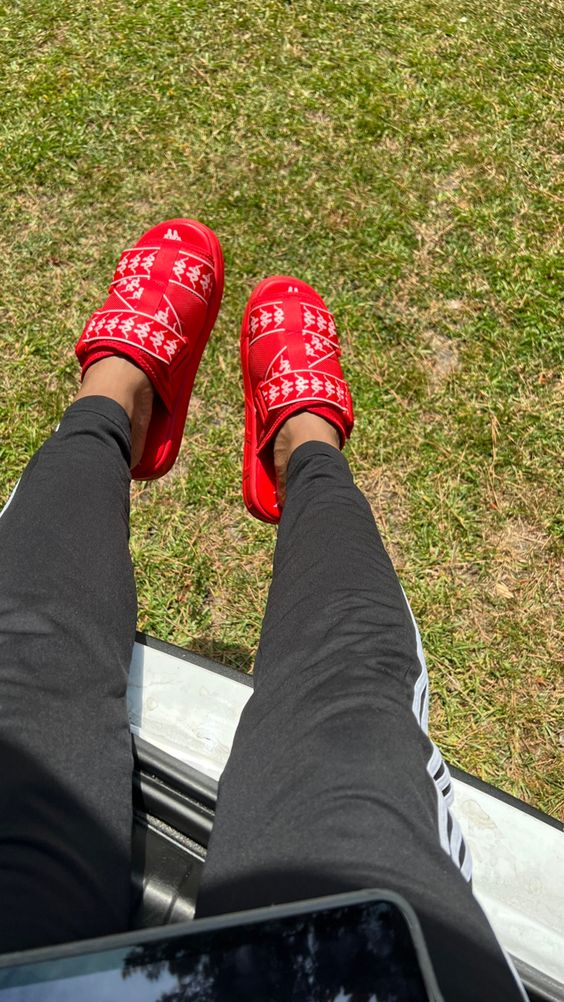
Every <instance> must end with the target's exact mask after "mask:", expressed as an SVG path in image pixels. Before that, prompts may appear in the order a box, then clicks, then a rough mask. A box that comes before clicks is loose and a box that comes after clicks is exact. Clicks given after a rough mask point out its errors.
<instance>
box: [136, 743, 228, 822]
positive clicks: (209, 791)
mask: <svg viewBox="0 0 564 1002" xmlns="http://www.w3.org/2000/svg"><path fill="white" fill-rule="evenodd" d="M132 740H133V758H134V761H135V766H136V768H137V770H138V771H139V772H140V773H143V774H145V775H147V776H152V777H153V778H156V779H160V780H162V781H163V782H164V783H165V784H166V785H167V786H173V787H174V789H175V790H176V791H178V793H180V794H181V795H182V796H185V797H188V798H189V799H190V800H197V801H198V803H200V804H202V805H203V806H204V807H207V808H209V809H210V810H212V811H213V810H215V805H216V801H217V787H218V784H217V782H216V780H215V779H212V778H211V777H210V776H206V775H205V773H203V772H200V771H199V769H194V767H193V766H191V765H187V764H186V763H185V762H181V761H180V760H179V759H177V758H174V756H173V755H169V754H168V752H165V751H162V750H161V749H160V748H157V747H156V746H155V745H152V744H150V742H149V741H145V740H144V738H140V737H137V736H136V735H132Z"/></svg>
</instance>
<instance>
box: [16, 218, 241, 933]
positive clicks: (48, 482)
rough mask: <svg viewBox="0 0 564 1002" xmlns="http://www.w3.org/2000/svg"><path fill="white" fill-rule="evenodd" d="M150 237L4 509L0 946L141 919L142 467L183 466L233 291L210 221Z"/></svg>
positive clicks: (84, 348) (180, 223)
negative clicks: (136, 724)
mask: <svg viewBox="0 0 564 1002" xmlns="http://www.w3.org/2000/svg"><path fill="white" fill-rule="evenodd" d="M139 246H140V249H138V248H137V247H136V248H132V249H130V250H126V251H125V252H124V253H123V254H122V257H121V259H120V262H119V264H118V268H117V270H116V274H115V276H114V281H113V282H112V284H111V286H110V295H109V297H108V299H107V300H106V302H105V304H104V306H103V308H102V309H101V310H98V311H96V313H95V314H94V315H93V317H92V318H91V319H90V320H89V322H88V323H87V325H86V327H85V330H84V332H83V335H82V337H81V338H80V340H79V343H78V346H77V354H78V356H79V359H80V362H81V365H82V371H83V375H84V381H83V385H82V388H81V390H80V392H79V394H78V398H77V401H76V402H75V403H74V404H73V405H72V406H71V407H70V408H69V409H68V411H67V412H66V413H65V415H64V417H63V419H62V421H61V424H60V426H59V428H58V430H57V431H56V433H55V434H54V435H53V436H52V438H51V439H50V440H49V441H48V442H47V443H46V444H45V445H44V446H43V448H42V449H40V450H39V452H38V453H37V454H36V455H35V456H34V458H33V459H32V460H31V462H30V463H29V465H28V467H27V469H26V470H25V472H24V474H23V476H22V478H21V481H20V483H19V485H18V487H17V489H16V491H15V492H14V494H13V496H12V498H11V499H10V502H9V504H8V505H7V507H6V509H5V511H4V513H3V516H2V518H1V519H0V755H1V770H0V952H5V951H7V950H12V949H23V948H27V947H32V946H45V945H48V944H51V943H56V942H62V941H66V940H72V939H79V938H83V937H85V936H94V935H99V934H107V933H111V932H117V931H120V930H123V929H125V928H126V927H127V924H128V918H129V891H130V838H131V769H132V758H131V741H130V735H129V728H128V721H127V713H126V705H125V691H126V681H127V670H128V667H129V662H130V658H131V651H132V646H133V641H134V636H135V619H136V600H135V588H134V581H133V573H132V568H131V561H130V558H129V551H128V516H129V483H130V472H129V467H130V463H131V464H132V465H133V466H134V470H133V475H134V476H138V477H143V478H145V477H156V476H161V475H163V474H164V473H165V472H166V471H167V470H168V469H169V468H170V466H171V465H172V463H173V462H174V459H175V457H176V454H177V451H178V447H179V443H180V439H181V437H182V429H183V425H184V419H185V416H186V409H187V406H188V401H189V397H190V390H191V387H192V382H193V379H194V375H195V371H196V368H197V365H198V362H199V359H200V356H201V354H202V351H203V349H204V347H205V343H206V340H207V337H208V335H209V333H210V331H211V328H212V326H213V323H214V321H215V317H216V315H217V310H218V308H219V303H220V300H221V294H222V289H223V261H222V257H221V249H220V246H219V242H218V240H217V237H215V235H214V234H212V232H211V231H210V230H208V229H207V227H205V226H203V225H202V224H199V223H196V222H194V221H193V220H172V221H170V224H168V223H165V224H161V225H160V226H158V227H154V228H153V229H152V230H150V231H149V233H148V234H145V235H144V236H143V237H142V238H141V241H140V242H139ZM153 390H155V396H153ZM130 424H131V428H130Z"/></svg>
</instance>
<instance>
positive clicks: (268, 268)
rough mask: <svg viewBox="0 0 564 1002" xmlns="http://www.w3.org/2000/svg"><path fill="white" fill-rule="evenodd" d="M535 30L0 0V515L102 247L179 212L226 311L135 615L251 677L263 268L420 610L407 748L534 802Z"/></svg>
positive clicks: (550, 213)
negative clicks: (318, 326) (325, 318)
mask: <svg viewBox="0 0 564 1002" xmlns="http://www.w3.org/2000/svg"><path fill="white" fill-rule="evenodd" d="M563 15H564V8H563V7H562V5H561V4H559V3H551V2H545V0H536V2H535V3H530V2H529V0H526V2H525V0H492V2H491V3H488V4H484V3H482V2H477V0H386V2H385V3H383V2H379V0H374V2H362V0H359V2H333V0H301V2H299V3H298V2H296V3H292V2H290V0H288V2H283V0H246V2H245V3H244V4H243V3H237V2H235V0H214V3H211V2H208V3H206V2H203V0H190V2H185V3H182V2H180V0H158V2H156V0H146V2H136V0H129V2H127V3H126V2H125V0H97V2H96V3H95V4H85V3H78V2H76V0H73V2H69V0H57V2H55V0H33V3H32V2H31V0H18V2H17V3H15V4H11V5H10V6H9V7H8V6H7V5H5V8H4V17H3V19H2V31H1V33H0V48H1V51H0V55H1V59H0V82H1V88H2V124H1V131H0V156H1V159H2V164H3V171H2V179H1V181H0V185H1V188H0V211H1V213H2V225H1V258H2V269H3V273H4V280H3V282H2V295H3V305H2V316H3V318H4V320H5V324H4V334H3V352H2V359H1V363H0V393H1V405H0V406H1V417H0V469H1V475H0V501H2V500H4V499H5V498H6V497H7V495H8V493H9V491H10V489H11V487H12V486H13V484H14V482H15V481H16V479H17V477H18V475H19V473H20V471H21V469H22V467H23V465H24V464H25V462H26V461H27V459H28V458H29V456H30V455H31V454H32V453H33V451H34V450H35V449H36V448H37V447H38V446H39V445H40V444H41V442H42V441H43V439H44V438H45V437H46V436H47V435H48V434H49V433H50V432H51V430H52V429H53V428H54V426H55V425H56V423H57V421H58V419H59V417H60V414H61V412H62V410H63V409H64V407H65V405H66V403H67V402H68V401H69V400H70V399H71V397H72V394H73V392H74V390H75V388H76V386H77V375H78V369H77V365H76V363H75V360H74V357H73V352H72V347H73V344H74V341H75V340H76V338H77V336H78V334H79V333H80V331H81V329H82V325H83V323H84V321H85V319H86V318H87V316H88V315H89V313H90V312H91V311H92V310H93V309H94V308H95V307H96V306H97V305H99V304H100V302H101V297H102V295H103V292H104V290H105V287H106V286H107V283H108V282H109V280H110V278H111V273H112V269H113V266H114V263H115V261H116V258H117V256H118V255H119V253H120V251H121V249H122V248H123V247H124V246H125V245H128V244H131V242H132V241H134V240H135V239H136V238H137V237H138V236H139V235H140V234H141V232H142V231H143V229H144V228H146V227H148V226H149V225H152V224H153V223H155V222H157V221H160V220H161V219H165V218H169V217H172V216H175V215H188V216H196V217H198V218H200V219H202V220H204V221H206V222H207V223H208V224H209V225H211V226H212V227H213V228H214V229H216V231H217V232H218V234H219V236H220V238H221V240H222V243H223V246H224V250H225V254H226V269H227V274H226V288H225V297H224V302H223V308H222V312H221V314H220V318H219V321H218V324H217V327H216V329H215V331H214V334H213V338H212V341H211V342H210V345H209V347H208V349H207V351H206V354H205V356H204V360H203V365H202V368H201V371H200V374H199V375H198V378H197V382H196V386H195V396H194V398H193V402H192V406H191V410H190V416H189V420H188V424H187V428H186V437H185V444H184V448H183V451H182V453H181V458H180V460H179V462H178V464H177V466H176V467H175V469H174V470H173V471H172V472H171V474H169V475H168V476H167V477H166V478H164V479H163V480H162V481H159V482H157V483H154V484H150V485H146V484H136V485H135V486H134V488H133V506H132V546H133V552H134V559H135V563H136V568H137V583H138V589H139V606H140V624H139V625H140V627H141V628H142V629H145V630H147V631H149V632H150V633H153V634H155V635H156V636H158V637H161V638H163V639H165V640H170V641H173V642H175V643H178V644H182V645H187V646H189V647H191V648H192V649H194V650H197V651H201V652H204V653H205V654H208V655H210V656H212V657H215V658H217V659H219V660H221V661H224V662H225V663H227V664H230V665H235V666H237V667H239V668H241V669H244V670H251V669H252V662H253V656H254V651H255V649H256V646H257V643H258V636H259V629H260V622H261V616H262V612H263V608H264V603H265V599H266V594H267V588H268V582H269V564H270V559H271V555H272V551H273V546H274V539H275V533H274V531H273V530H272V528H271V527H268V526H266V525H262V524H261V523H258V522H256V521H254V520H253V519H252V518H251V517H250V516H249V515H247V513H246V511H245V509H244V508H243V506H242V501H241V497H240V487H239V481H240V462H241V438H242V436H241V429H242V418H243V400H242V388H241V382H240V376H239V367H238V329H239V321H240V315H241V311H242V309H243V307H244V304H245V301H246V297H247V295H248V293H249V291H250V290H251V288H252V286H253V284H254V283H255V282H256V281H257V280H259V279H260V278H262V277H263V276H264V275H266V274H269V273H271V272H276V271H290V272H293V273H295V274H297V275H299V276H301V277H303V278H305V279H306V280H308V281H311V282H313V283H315V284H316V286H317V287H318V288H319V290H320V291H321V293H322V294H323V295H325V297H326V299H327V301H328V303H329V306H330V308H331V309H332V310H333V311H334V313H335V315H336V318H337V323H338V328H339V330H340V333H341V338H342V342H343V347H344V359H343V361H344V366H345V370H346V374H347V376H348V377H349V379H350V383H351V387H352V390H353V394H354V399H355V405H356V413H357V425H356V430H355V433H354V436H353V438H352V441H351V443H350V445H349V447H348V450H347V453H348V457H349V460H350V462H351V466H352V468H353V472H354V474H355V476H356V478H357V480H358V483H359V484H360V486H361V487H362V488H363V489H364V490H365V492H366V494H367V496H368V498H369V500H370V502H371V504H372V507H373V510H374V513H375V516H376V518H377V521H378V523H379V525H380V528H381V531H382V534H383V537H384V539H385V541H386V543H387V546H388V548H389V550H390V552H391V554H392V556H393V558H394V561H395V564H396V567H397V569H398V572H399V574H400V577H401V579H402V582H403V584H404V587H405V589H406V591H407V593H408V594H409V596H410V599H411V602H412V606H413V609H414V612H415V614H416V616H417V617H418V620H419V622H420V627H421V631H422V634H423V641H424V645H425V648H426V652H427V657H428V662H429V668H430V673H431V682H432V696H433V701H432V712H431V730H432V736H433V737H434V739H435V741H436V742H437V743H438V744H439V745H440V747H441V748H442V750H443V751H444V753H445V755H446V757H447V758H448V759H449V760H450V761H451V762H452V763H453V764H455V765H458V766H461V767H462V768H464V769H467V770H469V771H471V772H474V773H477V774H478V775H480V776H482V777H483V778H484V779H486V780H488V781H490V782H493V783H496V784H498V785H499V786H501V787H503V788H504V789H506V790H508V791H509V792H511V793H514V794H516V795H517V796H520V797H523V798H524V799H525V800H527V801H529V802H530V803H532V804H535V805H537V806H539V807H540V808H542V809H544V810H546V811H549V812H550V813H552V814H559V813H560V814H561V813H562V810H563V794H562V787H563V784H562V744H563V734H564V729H563V727H564V724H563V720H562V715H560V717H559V716H558V703H557V696H558V691H559V689H560V692H561V691H562V677H563V676H562V662H561V661H560V663H559V656H561V647H560V646H559V634H558V573H559V569H560V568H561V566H562V543H561V537H562V522H561V520H560V521H559V510H561V509H559V497H558V488H559V481H560V480H561V471H559V455H560V452H561V441H562V439H561V435H560V434H559V432H560V431H561V427H562V424H561V417H560V415H561V413H562V410H561V408H562V382H561V377H560V375H559V364H560V363H561V355H562V320H561V314H562V300H561V290H562V272H560V287H559V283H558V267H557V260H558V259H557V252H558V243H559V237H561V235H562V226H561V220H562V211H563V204H564V198H563V194H562V188H560V189H558V179H559V178H558V174H559V170H560V171H561V169H562V156H561V147H559V131H560V130H561V125H562V119H561V110H562V96H563V94H562V88H561V89H560V93H559V90H558V85H559V81H560V83H561V81H562V71H563V67H562V63H561V62H560V65H559V62H558V59H559V56H560V57H561V56H562V51H563V50H562V43H563V30H562V29H563V25H564V16H563ZM559 422H560V428H559ZM559 540H560V542H559ZM560 638H561V635H560Z"/></svg>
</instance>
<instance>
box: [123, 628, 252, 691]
mask: <svg viewBox="0 0 564 1002" xmlns="http://www.w3.org/2000/svg"><path fill="white" fill-rule="evenodd" d="M135 640H136V642H137V643H138V644H141V646H142V647H152V648H153V650H155V651H162V652H163V654H171V655H172V656H173V657H175V658H180V660H181V661H191V662H192V663H193V664H195V665H198V666H199V667H200V668H206V669H207V671H212V672H214V673H215V674H216V675H223V677H224V678H230V679H231V680H232V681H233V682H240V683H241V685H248V686H250V688H251V689H252V687H253V678H252V675H247V674H246V672H242V671H237V669H236V668H228V667H227V665H220V664H218V663H217V661H212V660H211V659H210V658H205V657H204V656H203V655H202V654H195V653H194V652H193V651H188V650H186V648H185V647H177V646H176V645H175V644H167V643H166V642H165V641H164V640H157V638H156V637H150V636H148V635H147V634H146V633H139V632H137V633H136V634H135Z"/></svg>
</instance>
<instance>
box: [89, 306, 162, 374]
mask: <svg viewBox="0 0 564 1002" xmlns="http://www.w3.org/2000/svg"><path fill="white" fill-rule="evenodd" d="M163 312H164V311H163ZM84 340H85V341H87V342H92V341H126V342H127V343H128V344H135V345H137V346H138V347H139V348H142V349H143V351H146V352H147V353H148V354H149V355H153V357H154V358H158V359H160V360H161V362H164V363H165V365H170V363H171V360H172V358H173V357H174V355H175V354H176V352H177V351H178V349H179V348H180V345H181V344H182V339H181V338H180V337H178V336H176V334H175V333H174V331H171V329H170V328H169V327H166V326H165V325H164V324H163V322H162V321H159V320H158V319H157V317H156V316H155V317H147V318H145V317H144V316H142V315H140V314H138V313H131V312H129V311H127V310H116V311H112V312H111V313H110V312H109V311H106V312H103V313H94V315H93V316H92V317H91V319H90V322H89V323H88V324H87V325H86V327H85V329H84ZM147 341H148V342H149V344H147Z"/></svg>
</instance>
